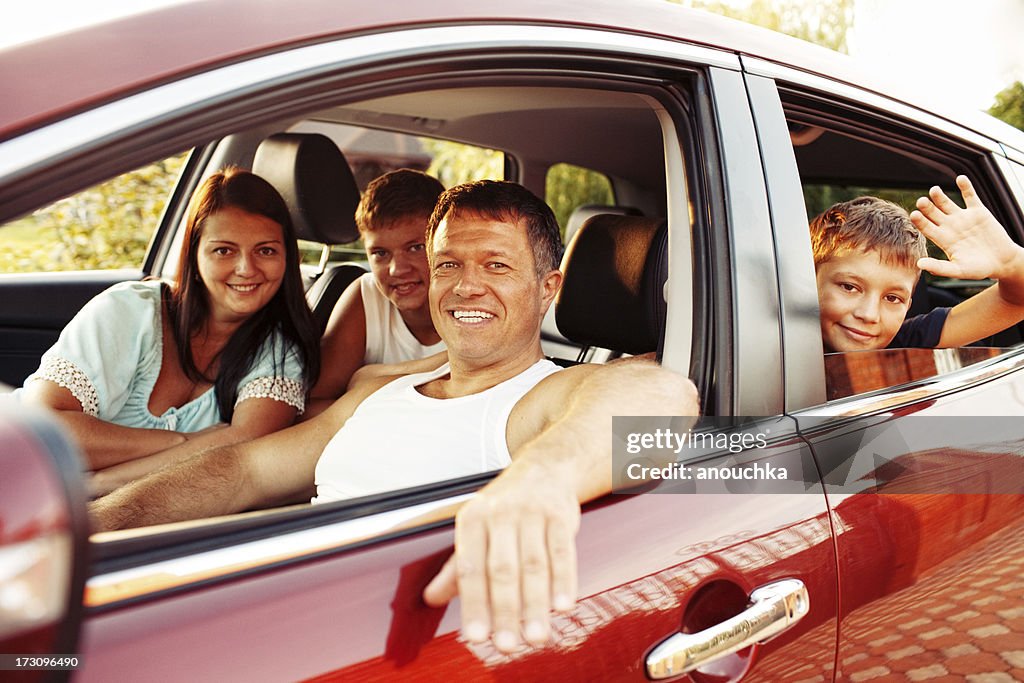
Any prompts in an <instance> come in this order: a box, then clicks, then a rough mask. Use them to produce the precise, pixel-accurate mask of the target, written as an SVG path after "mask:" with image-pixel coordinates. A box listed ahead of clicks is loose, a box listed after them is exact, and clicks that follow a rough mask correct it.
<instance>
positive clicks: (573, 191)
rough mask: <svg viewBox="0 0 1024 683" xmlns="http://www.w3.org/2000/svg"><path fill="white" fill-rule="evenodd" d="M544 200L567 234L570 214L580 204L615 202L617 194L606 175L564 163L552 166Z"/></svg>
mask: <svg viewBox="0 0 1024 683" xmlns="http://www.w3.org/2000/svg"><path fill="white" fill-rule="evenodd" d="M544 201H546V202H547V203H548V206H550V207H551V209H552V210H553V211H554V212H555V218H557V219H558V225H559V226H560V227H561V228H562V236H563V237H565V229H566V227H567V226H568V224H569V217H570V216H571V215H572V212H573V211H574V210H575V209H576V208H577V207H579V206H583V205H585V204H598V205H612V204H614V203H615V193H614V192H613V191H612V183H611V181H610V180H608V176H606V175H605V174H603V173H599V172H598V171H593V170H591V169H589V168H583V167H582V166H574V165H572V164H565V163H562V164H555V165H554V166H552V167H551V168H549V169H548V173H547V178H546V179H545V183H544Z"/></svg>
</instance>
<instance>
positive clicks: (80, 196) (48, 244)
mask: <svg viewBox="0 0 1024 683" xmlns="http://www.w3.org/2000/svg"><path fill="white" fill-rule="evenodd" d="M186 157H187V154H180V155H178V156H174V157H170V158H168V159H164V160H163V161H158V162H156V163H154V164H150V165H148V166H144V167H142V168H140V169H137V170H135V171H131V172H130V173H125V174H123V175H120V176H117V177H116V178H113V179H111V180H108V181H107V182H104V183H101V184H99V185H96V186H94V187H91V188H89V189H87V190H84V191H82V192H79V193H77V194H74V195H71V196H70V197H66V198H64V199H62V200H60V201H58V202H55V203H54V204H51V205H49V206H47V207H44V208H42V209H39V210H38V211H36V212H35V213H33V214H32V215H31V216H27V217H25V218H23V219H20V220H18V221H14V222H13V223H12V224H10V225H8V226H4V232H3V233H2V235H0V239H3V240H4V247H5V249H4V254H3V258H0V272H32V271H54V270H106V269H113V268H134V267H138V266H140V265H141V264H142V262H143V260H144V259H145V256H146V250H147V249H148V248H149V241H150V239H151V237H152V235H153V232H154V231H155V230H156V227H157V225H158V223H159V221H160V217H161V215H162V214H163V211H164V207H165V206H166V204H167V198H168V197H169V196H170V193H171V191H172V190H173V188H174V183H175V182H176V181H177V178H178V175H179V173H180V171H181V167H182V166H183V165H184V163H185V159H186ZM9 231H10V232H9Z"/></svg>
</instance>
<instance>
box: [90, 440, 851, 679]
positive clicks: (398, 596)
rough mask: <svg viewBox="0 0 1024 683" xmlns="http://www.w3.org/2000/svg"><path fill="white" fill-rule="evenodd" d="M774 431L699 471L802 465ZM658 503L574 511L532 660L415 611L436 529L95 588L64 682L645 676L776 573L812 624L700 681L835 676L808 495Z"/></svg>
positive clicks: (280, 544)
mask: <svg viewBox="0 0 1024 683" xmlns="http://www.w3.org/2000/svg"><path fill="white" fill-rule="evenodd" d="M782 424H784V423H781V422H780V423H779V425H782ZM773 434H775V438H774V439H773V441H772V443H771V444H769V445H768V446H767V447H766V448H764V449H756V450H754V451H748V452H745V453H739V454H732V453H729V452H728V451H725V452H722V453H715V454H712V456H711V458H710V460H705V461H704V463H705V464H715V463H718V462H724V461H726V460H729V461H733V460H735V461H737V462H743V463H751V462H761V463H765V464H774V465H776V466H780V465H788V466H789V467H791V468H796V467H806V465H807V463H808V462H810V456H809V451H808V449H807V447H806V445H805V444H803V443H802V442H801V441H799V440H798V439H796V438H795V437H794V436H793V435H792V434H787V433H786V431H785V430H784V429H782V428H781V427H779V426H777V427H774V428H773ZM684 488H685V487H684ZM657 490H663V491H664V492H662V493H659V492H656V491H657ZM672 490H673V486H672V485H671V482H663V484H662V486H661V487H658V489H656V490H655V491H648V492H645V493H640V494H631V495H625V494H624V495H612V496H608V497H606V498H604V499H602V500H601V501H598V502H597V503H595V504H592V505H590V506H588V507H587V508H586V509H585V512H584V515H583V521H582V527H581V531H580V534H579V537H578V548H579V564H580V596H581V597H580V601H579V604H578V605H577V607H576V609H575V610H574V611H573V612H572V613H570V614H566V615H560V616H557V617H556V618H555V622H554V632H555V636H554V639H553V642H552V644H551V645H550V646H548V647H547V648H544V649H535V648H526V647H523V648H522V649H521V650H520V651H518V652H515V653H512V654H503V653H500V652H498V651H497V650H496V649H494V648H493V647H492V646H491V644H490V643H484V644H470V643H467V642H465V641H464V640H462V639H461V638H460V637H459V635H458V626H459V618H458V607H457V603H456V604H453V605H451V606H449V608H448V609H446V610H438V609H429V608H427V607H426V606H425V605H424V604H423V603H422V601H421V599H420V593H421V591H422V589H423V587H424V586H425V585H426V583H427V582H428V581H429V579H430V578H431V577H432V576H433V574H434V573H435V572H436V571H437V569H438V568H439V567H440V566H441V564H442V563H443V561H444V560H445V558H446V557H447V555H448V553H449V551H450V545H451V542H452V532H451V527H450V525H448V524H444V525H442V526H441V527H436V526H433V525H432V526H427V527H425V528H423V527H421V528H419V529H416V530H412V531H410V532H404V533H402V534H399V535H397V536H396V534H394V533H390V534H389V533H383V534H379V537H378V538H376V539H375V540H362V541H359V542H355V543H349V544H348V545H347V546H345V547H339V548H329V547H326V546H328V545H329V544H328V543H327V542H326V541H325V542H322V543H321V545H322V546H325V547H322V548H320V549H319V550H317V551H310V552H308V553H306V554H305V555H304V556H298V557H295V558H294V559H292V560H289V561H287V562H285V563H281V562H277V563H276V566H275V563H273V561H272V559H271V560H269V561H271V568H270V569H269V570H267V571H255V567H254V566H253V565H255V564H256V563H257V561H256V559H255V558H254V556H252V555H251V554H250V555H248V557H247V552H248V551H246V550H245V547H246V546H245V545H244V543H239V545H238V546H237V547H236V548H235V549H234V550H232V549H231V548H225V549H224V550H223V551H217V552H221V553H231V552H235V553H236V555H237V557H236V558H235V559H233V560H232V562H234V564H233V565H229V566H231V567H233V569H232V571H230V572H229V575H228V576H226V577H225V578H223V579H217V580H213V579H210V578H209V576H210V571H209V570H208V569H207V574H206V576H205V577H204V575H203V574H202V573H199V574H196V575H195V580H193V581H191V583H188V584H187V585H182V586H178V587H176V588H173V589H172V590H156V592H154V593H150V594H149V595H146V594H145V590H144V591H143V595H138V596H136V597H134V598H132V599H128V600H125V601H121V602H119V603H115V604H111V605H107V606H100V605H99V604H98V603H99V602H102V601H103V600H102V599H101V598H102V597H103V596H102V595H101V594H100V593H99V592H97V588H98V587H99V586H100V585H106V586H108V587H113V588H114V589H115V592H116V589H124V588H125V587H127V586H128V585H129V583H130V582H131V581H132V580H134V579H133V578H132V577H133V576H135V577H138V576H139V575H142V574H145V573H146V572H147V571H149V572H150V575H149V578H147V579H145V580H144V581H148V583H145V585H147V586H149V589H150V590H154V589H156V588H158V587H160V586H161V585H170V584H169V583H168V579H167V577H168V576H169V575H173V574H176V575H178V576H182V575H184V572H186V569H185V567H186V566H187V565H188V563H189V562H196V561H198V560H199V559H200V558H201V556H202V553H195V552H193V553H191V555H186V556H184V557H182V558H181V562H180V563H178V564H175V561H174V560H165V561H160V560H153V561H152V562H151V563H150V565H149V567H148V568H147V567H146V566H145V565H141V566H138V567H135V568H134V569H131V570H125V571H123V572H121V573H120V574H117V575H111V576H110V577H107V578H106V579H104V577H103V576H100V577H96V578H94V579H93V581H92V583H91V588H92V592H91V594H90V596H89V597H88V598H87V602H92V603H93V605H94V607H93V609H92V614H91V616H89V617H88V618H87V619H86V624H85V631H84V643H85V645H84V651H83V652H84V656H83V660H84V661H85V662H86V666H85V668H84V669H83V670H82V671H81V672H80V673H79V677H78V679H80V680H83V681H90V680H97V681H100V680H110V679H111V678H117V677H121V678H124V677H126V676H127V677H137V676H144V677H150V676H152V675H155V674H156V673H157V672H159V677H161V678H166V679H177V680H182V679H189V678H205V679H210V680H213V679H215V680H233V679H248V678H250V677H251V676H252V675H253V673H254V672H259V673H260V676H262V677H265V678H267V679H291V680H298V679H307V678H314V679H316V680H351V679H356V680H363V679H378V678H380V679H383V678H390V677H394V676H395V675H399V676H402V677H403V678H418V679H431V680H434V679H445V678H448V679H457V680H465V679H478V678H494V677H510V678H516V679H523V678H525V679H527V680H539V679H544V680H546V679H551V678H558V679H569V680H580V681H584V680H586V681H592V680H602V679H619V678H622V677H623V676H624V675H626V674H627V672H628V674H629V675H631V676H634V677H636V678H637V679H638V680H643V679H644V677H645V674H644V672H645V658H646V657H647V655H648V653H649V651H650V650H651V648H652V647H654V646H655V645H657V644H658V643H659V642H661V641H663V640H665V639H666V638H668V637H670V636H672V635H673V634H675V633H678V632H680V631H684V632H690V633H693V632H696V631H702V630H704V629H707V628H712V627H714V626H715V625H716V624H718V623H720V622H723V621H725V620H726V619H728V618H729V617H732V616H734V615H736V614H738V613H740V612H742V611H743V610H744V609H746V608H747V602H748V596H749V594H750V593H751V592H752V591H753V590H754V589H756V588H758V587H760V586H763V585H765V584H768V583H771V582H774V581H777V580H780V579H785V578H794V579H799V580H800V581H802V582H803V583H804V584H805V585H806V587H807V590H808V594H809V598H810V613H809V614H808V616H807V617H806V618H805V619H803V620H802V621H800V622H799V623H798V624H796V625H795V626H794V627H793V628H792V629H790V630H788V631H786V632H785V633H783V634H781V635H779V636H778V637H777V638H775V639H774V640H771V641H769V642H768V643H767V644H765V645H763V646H756V647H755V648H753V649H751V648H747V649H745V650H743V651H741V652H739V653H736V654H734V655H730V656H728V657H726V658H725V659H724V660H720V661H719V662H718V663H717V664H714V665H710V666H708V667H705V669H704V671H706V672H708V673H710V672H713V671H718V672H722V671H732V672H734V673H738V672H741V671H743V670H745V669H747V668H748V667H752V668H751V669H750V673H749V675H748V676H747V677H746V678H744V680H754V681H757V680H760V681H777V680H794V679H799V678H814V677H820V678H821V679H825V680H829V679H831V670H832V666H833V662H834V654H835V638H836V620H835V617H836V571H835V553H834V547H833V543H832V535H831V529H830V525H829V518H828V514H827V508H826V505H825V500H824V496H823V494H822V491H821V488H820V486H819V487H815V486H811V487H805V488H803V489H800V490H801V491H806V492H801V493H789V494H772V493H761V492H759V491H760V485H759V484H758V483H757V482H753V483H752V484H750V485H749V486H748V487H747V488H746V489H745V491H746V492H744V493H730V492H728V491H727V490H725V489H722V492H720V493H700V491H702V490H704V489H703V488H697V491H698V493H686V492H678V491H679V490H680V489H678V487H676V489H675V490H676V491H677V492H675V493H672V492H671V491H672ZM707 490H711V489H707ZM349 507H352V505H350V506H349ZM367 507H368V506H367ZM386 514H387V513H381V514H380V515H376V517H381V516H382V515H386ZM374 517H375V516H371V517H369V518H365V519H364V520H355V521H364V522H365V521H368V520H369V521H370V522H372V520H373V519H374ZM307 519H308V517H307ZM305 526H307V527H308V526H309V524H308V523H307V524H306V525H305ZM328 527H329V525H327V524H324V525H323V526H322V527H320V528H316V527H314V528H312V529H309V530H306V531H305V533H312V534H319V536H320V538H324V539H326V538H329V537H330V535H331V533H333V532H332V531H331V529H330V528H328ZM269 532H270V533H271V534H272V536H271V537H270V540H271V545H270V547H271V548H273V549H274V550H273V551H272V553H271V555H272V554H273V553H277V554H278V555H281V554H282V553H283V552H284V549H286V548H288V547H289V546H290V545H291V544H292V543H293V541H294V536H295V534H296V533H302V532H291V533H289V532H278V533H275V532H274V529H273V527H270V528H269ZM267 557H268V556H264V559H265V560H266V558H267ZM222 559H223V558H222ZM222 566H223V565H222ZM133 572H134V574H133ZM240 605H244V607H240Z"/></svg>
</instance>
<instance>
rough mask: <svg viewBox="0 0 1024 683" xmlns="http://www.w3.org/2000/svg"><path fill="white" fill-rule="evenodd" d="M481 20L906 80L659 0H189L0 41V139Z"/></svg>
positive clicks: (965, 120)
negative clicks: (292, 60) (342, 47)
mask: <svg viewBox="0 0 1024 683" xmlns="http://www.w3.org/2000/svg"><path fill="white" fill-rule="evenodd" d="M481 22H500V23H513V24H538V25H560V26H575V27H591V28H593V27H598V28H610V29H615V30H622V31H628V32H631V33H637V34H643V35H650V36H657V37H662V38H669V39H672V40H681V41H685V42H688V43H693V44H699V45H704V46H708V47H712V48H717V49H722V50H727V51H729V52H735V53H739V54H742V55H749V56H755V57H759V58H762V59H766V60H769V61H772V62H776V63H779V64H783V65H786V66H791V67H793V68H797V69H799V70H801V71H811V72H813V73H819V74H821V75H825V76H827V77H828V78H832V79H835V80H839V81H843V82H847V83H850V84H854V85H857V86H860V87H865V88H867V89H869V90H873V91H875V92H878V93H881V94H884V95H887V96H889V97H892V98H894V99H897V100H904V97H903V96H901V95H905V93H906V92H907V84H906V83H888V84H887V83H885V82H884V80H883V79H884V78H885V76H882V75H878V74H869V73H867V72H866V71H865V70H863V69H861V68H860V67H859V66H858V65H857V63H856V62H855V61H854V60H852V59H850V58H849V57H847V56H846V55H842V54H839V53H836V52H833V51H831V50H827V49H825V48H822V47H819V46H816V45H812V44H810V43H807V42H804V41H801V40H797V39H794V38H790V37H788V36H784V35H781V34H778V33H775V32H773V31H768V30H766V29H761V28H759V27H756V26H752V25H749V24H745V23H743V22H739V21H735V20H732V19H728V18H725V17H721V16H717V15H714V14H710V13H707V12H703V11H700V10H691V9H687V8H683V7H680V6H678V5H674V4H671V3H668V2H664V0H629V1H626V0H588V3H587V8H586V12H585V13H584V12H580V9H579V6H578V5H577V4H575V3H552V2H550V1H549V0H518V1H517V2H515V3H510V2H508V0H444V2H433V3H423V2H418V1H410V0H393V1H392V2H386V3H383V2H366V0H360V1H359V2H352V1H349V0H340V1H339V0H290V1H289V2H287V3H282V2H280V1H279V0H195V1H192V2H186V3H184V4H180V5H173V6H170V7H164V8H160V9H156V10H153V11H149V12H144V13H140V14H135V15H131V16H128V17H125V18H123V19H119V20H115V21H111V22H108V23H103V24H99V25H93V26H88V27H84V28H82V29H79V30H75V31H70V32H67V33H62V34H59V35H55V36H51V37H47V38H43V39H40V40H36V41H33V42H30V43H25V44H22V45H16V46H13V47H10V48H7V49H4V50H0V64H2V65H3V68H2V69H0V93H3V96H4V101H5V105H4V107H3V108H2V110H0V140H3V139H7V138H9V137H12V136H13V135H15V134H18V133H21V132H24V131H26V130H29V129H32V128H35V127H38V126H41V125H44V124H45V123H47V122H49V121H52V120H55V119H59V118H62V117H64V116H67V115H69V114H71V113H74V112H77V111H81V110H85V109H89V108H92V107H94V106H97V105H99V104H102V103H104V102H107V101H110V100H114V99H118V98H120V97H123V96H124V95H126V94H129V93H132V92H135V91H139V90H143V89H146V88H148V87H152V86H153V85H156V84H159V83H162V82H166V81H171V80H176V79H178V78H180V77H182V76H184V75H187V74H191V73H198V72H202V71H205V70H209V69H212V68H215V67H218V66H221V65H224V64H228V63H231V62H234V61H239V60H242V59H245V58H248V57H251V56H254V55H259V54H263V53H269V52H275V51H278V50H282V49H287V48H291V47H297V46H300V45H306V44H310V43H316V42H322V41H325V40H330V39H334V38H338V37H341V36H344V35H347V34H357V33H373V32H377V31H381V30H387V29H394V28H397V27H409V28H411V27H418V26H441V25H454V24H467V23H470V24H471V23H481ZM808 65H813V67H809V66H808ZM915 101H918V102H919V101H920V100H915ZM909 103H910V104H913V102H909ZM928 109H929V110H930V111H931V112H932V113H938V114H939V115H940V116H941V115H943V113H942V112H940V111H938V108H937V107H932V106H929V107H928ZM945 118H948V119H950V120H952V121H955V122H957V123H959V124H961V125H965V126H966V127H968V128H972V129H973V130H974V131H975V132H978V133H981V134H984V135H988V136H989V137H992V138H996V139H1006V138H1007V137H1010V139H1011V140H1012V141H1013V142H1012V143H1011V144H1013V146H1016V147H1018V148H1020V149H1022V150H1024V144H1022V143H1024V135H1021V136H1020V138H1019V139H1016V140H1014V133H1013V132H1012V131H1014V129H1012V128H1011V127H1009V126H1005V124H1003V125H1000V122H997V121H996V120H994V119H992V118H991V117H988V116H985V115H983V114H980V113H978V112H954V113H946V114H945Z"/></svg>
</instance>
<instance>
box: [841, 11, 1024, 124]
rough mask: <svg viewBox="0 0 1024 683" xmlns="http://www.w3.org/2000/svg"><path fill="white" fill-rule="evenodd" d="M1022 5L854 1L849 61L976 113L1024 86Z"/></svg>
mask: <svg viewBox="0 0 1024 683" xmlns="http://www.w3.org/2000/svg"><path fill="white" fill-rule="evenodd" d="M1022 37H1024V1H1022V0H856V6H855V17H854V28H853V31H852V32H851V33H850V34H848V36H847V42H848V43H849V47H850V54H851V55H853V56H855V57H856V58H857V59H859V60H860V61H862V62H863V63H864V64H866V65H867V66H868V67H869V68H877V69H880V70H886V71H888V72H889V73H892V74H893V76H894V77H896V78H900V79H904V78H906V79H912V80H914V81H916V82H918V83H919V84H921V85H922V86H924V87H927V88H929V89H932V90H934V91H935V92H936V93H938V94H939V95H940V96H942V97H944V98H946V99H949V100H952V101H953V102H955V103H958V104H959V105H960V106H964V105H966V106H969V107H972V108H975V109H988V108H989V107H990V106H992V104H993V102H994V98H995V95H996V93H998V92H999V91H1000V90H1002V89H1003V88H1005V87H1006V86H1008V85H1010V84H1011V83H1013V82H1014V81H1024V39H1022Z"/></svg>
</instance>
